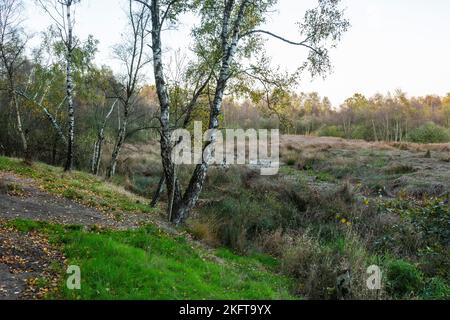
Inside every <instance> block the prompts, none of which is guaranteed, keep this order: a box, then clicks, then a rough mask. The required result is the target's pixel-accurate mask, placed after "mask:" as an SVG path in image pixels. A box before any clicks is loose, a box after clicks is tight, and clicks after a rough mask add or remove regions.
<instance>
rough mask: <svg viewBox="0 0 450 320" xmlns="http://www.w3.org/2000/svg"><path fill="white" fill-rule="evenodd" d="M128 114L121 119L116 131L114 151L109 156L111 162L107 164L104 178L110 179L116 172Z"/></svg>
mask: <svg viewBox="0 0 450 320" xmlns="http://www.w3.org/2000/svg"><path fill="white" fill-rule="evenodd" d="M127 118H128V115H125V117H124V119H123V124H122V127H121V128H120V129H119V132H118V133H117V139H116V144H115V145H114V151H113V153H112V156H111V162H110V164H109V167H108V170H107V172H106V178H107V179H111V178H112V177H114V176H115V174H116V167H117V159H118V158H119V154H120V151H121V150H122V145H123V142H124V141H125V135H126V127H127V120H128V119H127Z"/></svg>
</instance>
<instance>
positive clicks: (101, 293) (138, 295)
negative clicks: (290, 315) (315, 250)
mask: <svg viewBox="0 0 450 320" xmlns="http://www.w3.org/2000/svg"><path fill="white" fill-rule="evenodd" d="M10 224H11V225H12V226H14V227H15V228H17V229H18V230H20V231H22V232H28V231H31V230H39V231H41V232H45V233H47V234H48V235H49V236H50V240H51V241H52V242H53V243H55V244H57V245H60V246H61V247H62V250H63V251H64V254H65V256H66V257H67V259H68V264H69V265H78V266H80V268H81V290H78V291H77V290H75V291H71V290H68V289H66V288H65V286H64V283H62V284H61V290H60V293H59V295H58V296H55V297H53V298H62V299H83V300H84V299H108V300H109V299H294V298H295V297H294V296H293V295H291V294H290V289H291V284H292V280H291V279H290V278H287V277H284V276H281V275H278V274H275V273H273V272H272V271H270V269H272V267H274V266H275V265H276V263H277V262H276V261H275V260H274V259H273V258H270V257H266V256H262V255H256V256H253V257H252V256H250V257H241V256H237V255H235V254H233V253H231V252H230V251H229V250H226V249H219V250H217V251H216V252H212V253H211V252H207V251H206V250H204V249H201V248H197V247H195V248H194V247H192V246H191V244H190V243H189V242H188V241H187V240H186V239H185V238H183V237H176V238H173V237H171V236H169V235H167V234H165V233H164V232H162V231H161V230H159V229H157V228H156V227H154V226H151V225H148V226H145V227H142V228H140V229H137V230H133V231H101V232H88V231H83V230H82V229H81V228H79V227H76V226H69V227H62V226H58V225H50V224H48V223H42V222H30V221H24V220H16V221H13V222H11V223H10Z"/></svg>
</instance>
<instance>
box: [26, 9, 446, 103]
mask: <svg viewBox="0 0 450 320" xmlns="http://www.w3.org/2000/svg"><path fill="white" fill-rule="evenodd" d="M27 3H28V7H27V12H26V15H27V18H28V22H27V23H28V28H29V29H30V31H34V32H39V31H42V30H44V29H45V28H46V26H47V25H48V24H49V22H50V21H49V19H48V17H47V16H46V14H45V13H44V12H43V11H42V10H40V9H39V8H38V7H37V6H36V5H35V4H34V1H27ZM126 3H127V1H126V0H82V3H81V5H80V6H79V9H78V10H77V24H76V30H75V32H76V34H77V35H78V36H79V37H80V38H82V39H83V38H86V37H87V36H88V35H89V34H92V35H94V37H95V38H96V39H98V40H100V46H99V49H100V52H99V54H98V57H97V63H98V64H106V65H110V66H112V67H113V68H116V69H117V63H115V62H114V60H112V57H111V47H112V46H113V45H114V44H116V43H118V42H119V41H120V36H121V32H123V30H124V26H125V24H126V19H125V14H124V8H126ZM316 3H317V2H316V1H315V0H279V2H278V5H277V12H275V13H273V15H272V17H271V19H270V22H269V23H268V26H267V27H266V28H267V29H268V28H270V29H271V30H273V31H274V32H276V33H279V34H282V35H285V36H286V37H288V38H291V39H296V37H297V38H298V33H297V29H296V27H295V22H297V21H299V20H301V18H302V17H303V15H304V12H305V10H306V9H307V8H312V7H314V6H315V4H316ZM343 6H344V7H346V8H347V17H348V18H349V20H350V22H351V24H352V27H351V29H350V31H349V32H348V33H347V34H346V35H345V36H344V38H343V39H342V42H341V43H340V45H339V47H338V48H337V49H334V50H333V51H332V53H331V57H332V62H333V65H334V71H333V73H332V74H330V75H329V76H328V77H327V78H326V79H325V80H322V79H315V80H312V81H311V79H309V78H308V77H305V79H303V81H302V83H301V85H300V87H299V88H298V90H299V91H305V92H308V91H317V92H319V93H320V94H321V95H322V96H328V97H329V98H330V99H331V101H332V103H333V105H335V106H338V105H339V104H341V103H342V102H343V101H344V100H345V99H346V98H347V97H349V96H351V95H352V94H353V93H355V92H360V93H363V94H366V95H368V96H371V95H373V94H375V93H377V92H381V93H386V92H388V91H391V92H393V91H394V90H395V89H397V88H398V89H402V90H403V91H406V92H407V93H408V94H409V95H410V96H418V95H425V94H439V95H444V94H446V93H447V92H450V61H449V59H450V18H449V17H450V0H428V1H426V0H344V1H343ZM183 31H184V30H183V27H182V26H181V27H180V31H178V32H175V33H171V34H170V36H169V41H168V43H167V46H168V47H169V48H170V49H176V48H178V47H180V46H181V47H183V46H187V45H188V44H189V40H187V39H188V36H187V35H188V34H187V33H186V32H183ZM267 50H268V53H269V54H270V55H271V56H272V57H273V61H274V63H276V64H279V65H280V66H282V67H284V68H288V69H294V68H295V67H297V66H299V65H300V63H301V62H302V61H303V58H304V50H303V49H301V48H295V47H290V46H289V45H285V44H283V43H281V42H279V41H277V40H275V39H273V40H269V41H268V43H267Z"/></svg>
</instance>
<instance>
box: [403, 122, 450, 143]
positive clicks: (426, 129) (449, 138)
mask: <svg viewBox="0 0 450 320" xmlns="http://www.w3.org/2000/svg"><path fill="white" fill-rule="evenodd" d="M408 139H409V140H410V141H411V142H417V143H445V142H450V133H449V131H448V130H447V129H446V128H444V127H441V126H438V125H437V124H435V123H433V122H428V123H426V124H424V125H422V126H420V127H419V128H417V129H415V130H413V131H412V132H411V133H410V134H409V136H408Z"/></svg>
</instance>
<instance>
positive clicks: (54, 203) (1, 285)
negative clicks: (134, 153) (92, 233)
mask: <svg viewBox="0 0 450 320" xmlns="http://www.w3.org/2000/svg"><path fill="white" fill-rule="evenodd" d="M12 219H27V220H35V221H47V222H53V223H58V224H66V225H67V224H75V225H82V226H86V227H89V226H94V225H95V226H100V227H105V228H113V229H129V228H135V227H138V226H139V225H140V224H141V223H142V222H148V221H151V220H153V219H154V217H150V215H147V214H141V213H139V214H133V213H124V214H122V215H121V217H120V220H119V219H116V218H114V216H111V215H107V214H104V213H102V212H100V211H97V210H95V209H92V208H89V207H86V206H83V205H81V204H78V203H76V202H74V201H71V200H68V199H65V198H61V197H56V196H55V195H51V194H49V193H46V192H44V191H41V190H40V189H39V188H37V187H36V186H35V182H34V181H33V180H32V179H25V178H22V177H19V176H16V175H14V174H12V173H8V172H0V300H2V299H7V300H14V299H39V298H40V297H42V296H43V295H44V294H45V293H46V292H48V291H49V290H52V289H53V288H54V287H55V286H56V284H57V282H58V281H57V276H58V275H57V274H58V272H56V271H55V270H54V268H55V264H57V265H60V266H63V261H64V257H62V255H61V254H60V253H58V252H57V251H56V250H55V249H52V246H51V245H49V243H48V241H47V239H45V237H44V236H42V235H40V234H37V233H33V232H31V233H28V234H26V235H24V234H23V233H20V232H18V231H16V230H13V229H11V228H6V227H5V226H4V222H5V221H7V220H12ZM2 222H3V223H2ZM43 277H45V278H47V279H53V280H52V281H50V283H48V284H45V285H44V286H42V285H39V286H38V285H37V283H38V282H39V279H42V278H43ZM38 288H39V289H38Z"/></svg>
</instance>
